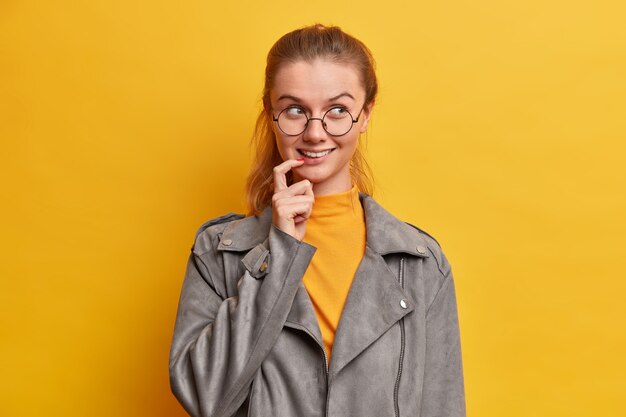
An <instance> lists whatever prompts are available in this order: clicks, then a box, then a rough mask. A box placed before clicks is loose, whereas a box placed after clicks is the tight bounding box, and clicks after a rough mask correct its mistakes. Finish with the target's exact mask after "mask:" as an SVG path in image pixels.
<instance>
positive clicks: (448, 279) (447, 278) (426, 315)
mask: <svg viewBox="0 0 626 417" xmlns="http://www.w3.org/2000/svg"><path fill="white" fill-rule="evenodd" d="M451 281H452V279H451V278H450V276H449V275H448V276H446V277H445V279H444V281H443V283H442V284H441V287H439V289H438V290H437V294H435V297H434V298H433V301H431V303H430V305H429V306H428V308H427V309H426V313H425V314H424V315H425V317H426V318H428V312H429V311H430V308H431V307H432V306H433V305H434V304H435V302H436V301H437V299H438V298H439V294H441V293H442V292H443V289H444V287H446V286H448V285H449V283H450V282H451Z"/></svg>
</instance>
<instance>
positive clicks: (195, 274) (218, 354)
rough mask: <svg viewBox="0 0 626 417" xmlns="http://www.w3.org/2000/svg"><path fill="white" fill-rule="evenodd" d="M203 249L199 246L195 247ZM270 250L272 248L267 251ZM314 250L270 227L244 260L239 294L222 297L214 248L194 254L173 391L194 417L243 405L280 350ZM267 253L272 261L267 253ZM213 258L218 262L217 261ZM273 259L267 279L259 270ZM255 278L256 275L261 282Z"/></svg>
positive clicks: (173, 357) (218, 416) (176, 345)
mask: <svg viewBox="0 0 626 417" xmlns="http://www.w3.org/2000/svg"><path fill="white" fill-rule="evenodd" d="M196 245H197V242H196ZM266 246H268V247H266ZM314 252H315V248H314V247H313V246H311V245H308V244H307V243H304V242H300V241H298V240H297V239H295V238H293V237H292V236H290V235H288V234H286V233H284V232H282V231H281V230H279V229H278V228H276V227H275V226H273V225H272V226H271V229H270V233H269V238H268V239H266V241H265V242H264V244H259V245H258V246H257V247H255V248H253V249H252V250H250V251H249V252H248V254H247V255H246V256H245V257H244V259H243V263H244V265H245V266H246V270H245V272H244V275H243V276H242V277H241V279H240V281H239V284H238V295H237V296H236V297H229V298H225V299H224V298H223V297H221V296H220V295H219V291H217V290H216V286H215V284H214V283H215V282H219V280H222V281H221V282H223V280H224V276H223V275H224V272H223V268H218V267H216V265H219V264H220V262H216V259H214V257H218V256H221V254H220V253H219V252H217V251H215V250H214V248H212V249H211V248H209V249H206V250H205V249H202V250H201V253H199V252H198V251H197V250H196V248H195V247H194V250H192V253H191V255H190V257H189V261H188V264H187V272H186V274H185V278H184V281H183V287H182V291H181V295H180V299H179V305H178V312H177V316H176V324H175V328H174V336H173V340H172V346H171V350H170V361H169V369H170V386H171V389H172V392H173V393H174V395H175V396H176V398H177V399H178V401H179V402H180V403H181V404H182V405H183V407H184V408H185V409H186V410H187V412H188V413H189V414H191V415H192V416H194V417H209V416H211V417H227V416H232V415H234V414H235V412H236V411H237V409H238V408H239V407H240V406H241V404H242V403H243V402H244V401H245V399H246V397H247V395H248V392H249V389H250V385H251V382H252V379H253V378H254V375H255V373H256V371H257V370H258V368H259V366H260V365H261V362H262V361H263V360H264V358H265V357H266V356H267V354H268V353H269V352H270V351H271V349H272V347H273V346H274V344H275V342H276V339H277V338H278V335H279V333H280V331H281V330H282V327H283V324H284V322H285V320H286V318H287V315H288V313H289V310H290V309H291V305H292V303H293V299H294V297H295V293H296V291H297V289H298V286H299V283H300V281H301V279H302V276H303V275H304V272H305V270H306V268H307V266H308V264H309V262H310V260H311V258H312V257H313V254H314ZM268 255H269V256H268ZM211 257H213V258H211ZM263 261H265V262H267V264H266V265H265V266H263V269H265V268H267V269H266V270H265V271H264V272H266V273H264V276H261V275H259V274H258V270H256V271H253V270H251V269H252V266H254V267H255V268H258V266H259V265H262V263H263ZM255 276H256V277H257V278H258V279H257V278H255Z"/></svg>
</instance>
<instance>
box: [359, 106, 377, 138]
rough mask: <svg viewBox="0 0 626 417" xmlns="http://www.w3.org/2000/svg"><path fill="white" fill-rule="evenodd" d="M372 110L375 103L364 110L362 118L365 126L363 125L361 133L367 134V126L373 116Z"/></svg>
mask: <svg viewBox="0 0 626 417" xmlns="http://www.w3.org/2000/svg"><path fill="white" fill-rule="evenodd" d="M372 110H374V101H372V102H371V103H370V104H368V105H367V106H365V108H364V109H363V113H362V114H361V117H362V118H363V124H362V125H361V129H360V132H361V133H365V131H366V130H367V124H368V123H369V121H370V117H371V116H372Z"/></svg>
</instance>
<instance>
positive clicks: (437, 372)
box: [420, 254, 465, 417]
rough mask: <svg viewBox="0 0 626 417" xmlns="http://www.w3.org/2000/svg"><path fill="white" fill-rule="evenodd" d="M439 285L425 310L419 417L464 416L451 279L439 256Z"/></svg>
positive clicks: (455, 314) (459, 347)
mask: <svg viewBox="0 0 626 417" xmlns="http://www.w3.org/2000/svg"><path fill="white" fill-rule="evenodd" d="M441 258H442V262H441V265H440V268H439V271H440V272H441V274H442V276H443V280H442V284H441V286H440V287H439V289H438V290H437V292H436V295H435V296H434V299H433V301H432V302H431V304H430V306H429V307H428V310H427V311H426V352H425V364H424V385H423V394H422V405H421V409H422V412H421V414H420V417H441V416H446V417H464V416H465V389H464V383H463V366H462V360H461V343H460V336H459V322H458V314H457V305H456V295H455V288H454V280H453V278H452V272H451V270H450V265H449V264H448V261H447V259H446V258H445V256H444V255H443V254H442V255H441Z"/></svg>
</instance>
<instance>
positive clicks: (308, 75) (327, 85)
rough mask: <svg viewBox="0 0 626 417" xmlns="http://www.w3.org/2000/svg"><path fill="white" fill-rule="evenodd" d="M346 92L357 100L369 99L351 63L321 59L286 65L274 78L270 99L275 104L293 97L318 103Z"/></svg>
mask: <svg viewBox="0 0 626 417" xmlns="http://www.w3.org/2000/svg"><path fill="white" fill-rule="evenodd" d="M345 92H347V93H349V94H351V95H352V96H353V97H354V98H356V99H357V100H359V99H363V98H364V97H365V90H364V89H363V86H362V85H361V82H360V79H359V74H358V72H357V70H356V68H355V67H354V66H353V65H351V64H346V63H339V62H332V61H329V60H322V59H318V60H315V61H312V62H306V61H296V62H292V63H288V64H285V65H283V66H282V67H281V68H280V69H279V70H278V72H277V74H276V76H275V77H274V85H273V87H272V90H271V91H270V98H271V100H272V102H274V103H275V102H276V100H277V99H278V97H280V96H282V95H291V96H295V97H298V98H300V99H302V100H307V101H312V102H314V101H325V100H328V99H329V98H330V97H335V96H337V95H339V94H342V93H345Z"/></svg>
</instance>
